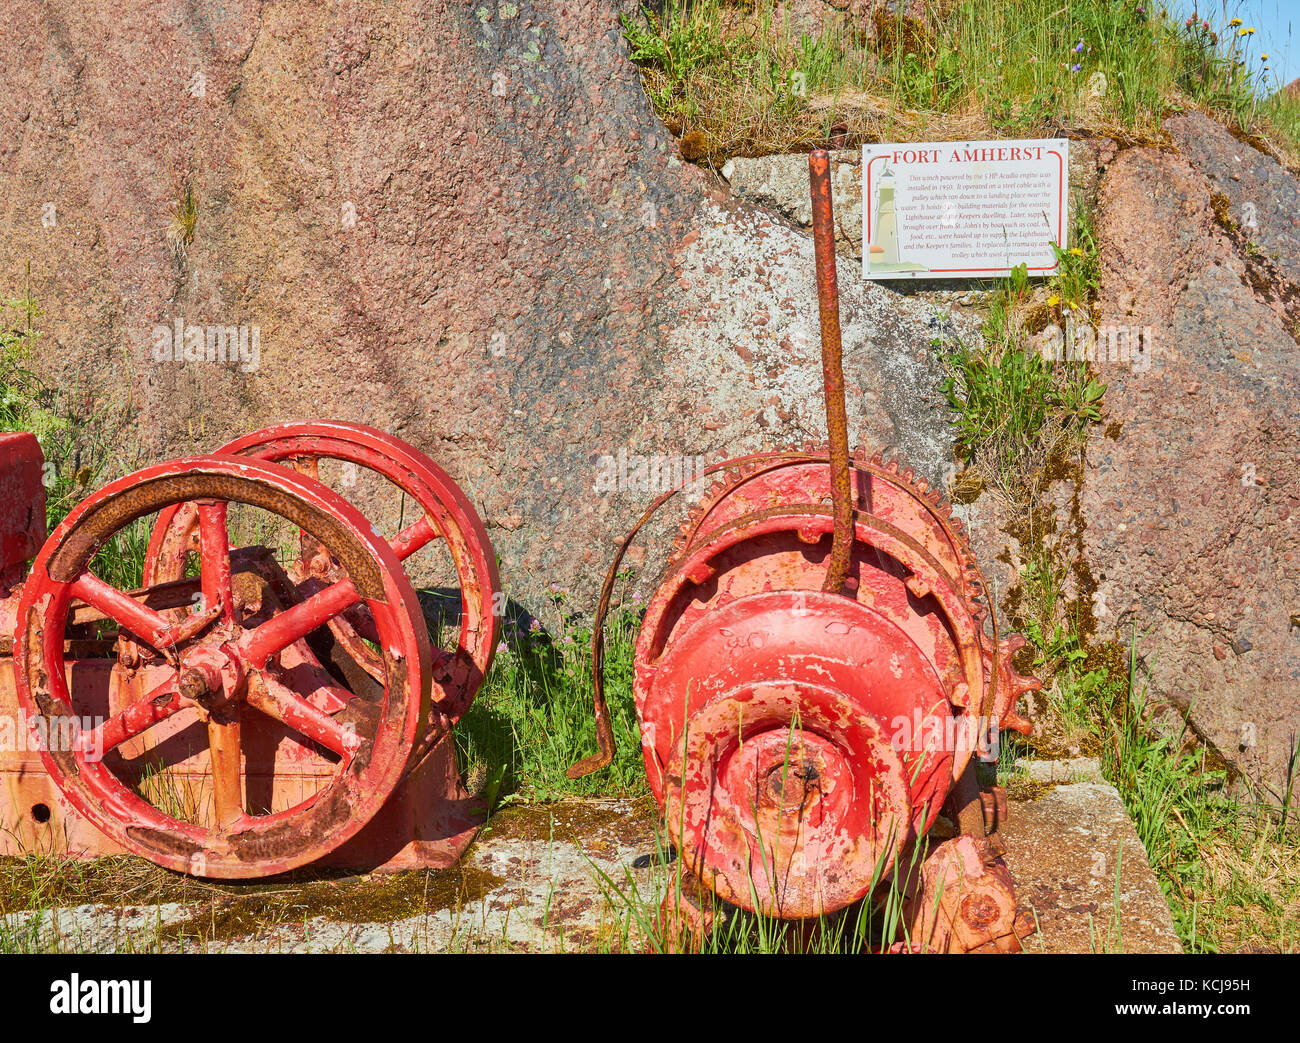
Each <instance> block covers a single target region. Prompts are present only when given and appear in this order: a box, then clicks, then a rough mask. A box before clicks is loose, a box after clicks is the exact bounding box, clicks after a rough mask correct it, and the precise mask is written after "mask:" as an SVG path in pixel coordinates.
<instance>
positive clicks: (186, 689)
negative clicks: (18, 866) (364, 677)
mask: <svg viewBox="0 0 1300 1043" xmlns="http://www.w3.org/2000/svg"><path fill="white" fill-rule="evenodd" d="M181 504H192V505H194V511H195V517H196V526H197V536H198V539H197V547H198V551H197V559H198V560H197V572H198V575H197V576H182V577H177V578H176V579H175V580H173V581H171V582H166V583H161V584H155V585H152V586H150V587H146V588H144V589H143V590H139V591H125V590H121V589H118V588H117V587H115V586H113V585H112V584H110V583H108V582H106V581H105V580H104V579H103V578H101V577H100V576H99V575H97V567H98V565H97V562H98V559H97V555H98V554H99V552H100V550H101V548H103V547H104V546H105V545H106V544H107V543H108V542H109V541H110V540H112V539H113V537H114V536H115V535H116V534H117V533H120V532H121V531H122V530H123V529H125V528H126V527H127V526H129V525H130V524H131V523H132V522H133V521H135V520H136V519H140V518H146V517H148V516H150V515H152V514H154V513H155V512H166V511H168V510H169V509H172V508H175V507H177V506H178V505H181ZM299 531H302V532H305V533H307V534H309V536H310V537H311V538H312V539H313V540H315V541H316V542H317V544H319V546H320V547H322V548H324V549H325V550H326V551H327V552H328V554H329V555H330V556H331V559H332V560H334V561H336V562H337V563H338V565H339V569H340V572H339V575H338V576H337V578H334V579H333V580H331V581H330V582H329V583H326V584H324V585H322V586H320V587H319V588H318V589H315V590H314V591H311V592H305V591H303V590H302V589H301V587H300V586H299V585H298V584H296V583H294V582H293V580H292V579H291V578H290V577H289V576H288V575H287V573H286V572H285V571H284V569H283V567H282V566H281V565H280V558H281V557H283V556H284V555H285V553H286V551H285V550H284V548H285V547H286V546H292V543H293V542H294V541H295V540H296V538H297V534H298V532H299ZM244 539H247V540H248V541H249V542H248V543H247V545H241V542H242V541H243V540H244ZM358 605H360V606H364V607H365V610H366V613H367V617H368V618H369V619H370V620H371V621H372V622H373V626H374V636H375V638H376V641H375V642H374V645H375V647H374V651H375V654H376V657H377V659H378V661H379V662H380V664H381V669H380V670H379V678H378V680H372V683H370V684H367V685H357V686H355V687H350V686H348V685H344V684H340V683H338V682H337V681H336V680H335V679H334V678H333V677H332V676H331V675H330V674H329V673H328V672H327V671H326V670H325V669H324V667H323V665H322V663H321V661H320V660H319V658H318V657H317V656H316V654H315V653H314V651H313V649H312V647H311V645H310V644H309V642H308V638H309V636H311V635H313V634H316V633H319V632H321V631H323V630H325V629H326V624H327V623H328V622H329V621H330V620H332V619H335V618H337V617H338V616H340V615H341V614H344V613H347V612H348V611H349V610H350V609H351V608H352V607H354V606H358ZM417 605H418V602H417V601H416V598H415V592H414V590H413V589H412V587H411V584H410V583H409V581H408V580H407V578H406V575H405V573H404V572H403V569H402V565H401V562H400V561H399V560H398V557H397V555H396V554H395V553H394V551H393V549H392V548H391V547H390V546H389V545H388V543H387V542H385V541H384V540H382V539H380V538H378V537H377V536H376V535H375V533H374V530H373V528H372V527H371V525H370V523H369V522H368V521H367V520H366V519H365V518H364V517H363V516H362V515H361V514H360V512H358V511H357V510H356V508H354V507H353V506H351V505H350V504H349V503H348V502H347V501H346V500H344V499H343V498H342V497H340V496H338V495H337V494H335V493H334V492H332V491H331V490H330V489H328V488H326V487H325V486H323V485H321V484H320V483H319V482H316V481H314V480H313V479H311V478H309V477H307V476H306V475H303V474H300V473H299V472H297V471H294V470H292V469H289V468H285V467H281V466H278V465H276V464H272V463H266V462H264V461H260V460H254V459H247V458H239V457H231V456H206V457H196V458H192V459H185V460H176V461H172V462H170V463H166V464H162V465H158V466H155V467H150V468H146V469H145V470H143V471H139V472H137V473H135V474H133V475H130V476H128V477H126V478H123V479H121V480H119V481H116V482H113V483H112V484H110V485H108V486H106V487H105V488H103V489H101V490H99V491H98V492H97V493H95V494H93V495H92V496H90V497H89V498H88V499H87V500H85V501H84V502H83V503H81V504H80V505H79V506H78V507H77V508H76V509H75V510H73V511H72V513H71V514H69V515H68V517H67V518H66V519H65V520H64V521H63V523H62V524H61V525H59V527H58V528H57V529H56V530H55V532H54V533H53V534H52V535H51V536H50V538H49V539H48V540H47V541H46V543H45V545H44V546H43V547H42V549H41V551H40V554H39V555H38V556H37V558H36V560H35V562H34V563H33V565H32V569H31V573H30V576H29V578H28V580H27V583H26V586H25V588H24V592H23V597H22V600H21V602H20V604H19V609H18V626H17V634H16V640H15V649H14V672H15V679H16V687H17V691H18V696H19V699H20V700H21V702H22V705H23V706H24V707H25V709H26V710H27V712H28V713H29V714H31V715H33V717H34V718H42V719H43V720H42V721H40V722H39V723H40V724H41V725H42V726H43V734H44V735H46V736H49V737H50V739H49V740H48V741H47V742H46V743H45V744H44V746H43V747H42V750H41V757H42V760H43V761H44V764H45V767H46V769H47V771H48V772H49V773H50V775H51V777H52V778H53V779H54V780H55V782H56V783H57V784H58V786H59V787H60V789H61V790H62V792H63V793H64V795H65V796H66V798H67V799H68V800H69V801H70V802H71V804H72V805H73V806H74V807H75V808H76V810H77V811H79V812H80V813H81V814H82V815H84V816H85V817H86V818H87V819H89V820H90V821H91V822H92V823H93V824H94V825H95V826H97V827H98V828H99V829H100V830H101V831H103V832H104V833H106V834H107V835H108V836H110V837H111V838H112V839H114V840H115V841H117V842H118V843H119V844H121V845H122V846H123V847H125V848H127V849H129V850H131V851H134V852H136V853H138V854H141V855H143V856H145V857H146V858H149V859H151V860H152V861H154V862H156V863H158V864H160V865H163V866H166V867H168V868H171V869H176V870H179V871H183V872H188V873H191V874H194V875H199V876H209V877H221V878H242V877H258V876H266V875H270V874H273V873H278V872H283V871H285V870H289V869H293V868H295V867H297V866H301V865H304V864H306V863H308V862H311V861H313V860H315V859H317V858H319V857H320V856H322V855H323V854H325V853H327V852H329V851H331V850H333V849H334V848H336V847H338V846H339V845H340V844H342V843H343V842H344V841H346V840H348V839H349V838H350V837H352V836H354V835H355V834H356V833H357V832H358V831H359V830H360V829H361V828H362V827H363V826H364V825H365V824H366V822H368V821H369V820H370V819H371V818H372V817H373V816H374V814H375V813H376V812H377V811H378V810H379V808H380V806H381V805H382V804H383V803H384V801H385V799H386V798H387V797H388V795H389V793H390V792H391V791H392V790H393V788H394V787H395V786H396V784H397V783H398V781H399V780H400V779H401V778H402V776H403V774H404V773H405V771H406V770H407V768H408V764H409V762H410V760H411V758H412V754H413V750H414V749H415V746H416V741H417V738H418V736H419V735H420V733H421V731H422V729H423V727H424V723H425V721H426V718H427V716H428V712H429V685H430V663H431V653H430V650H429V641H428V633H427V631H426V629H425V626H424V621H423V619H422V618H421V616H420V613H419V609H418V607H417ZM76 624H96V625H98V626H99V627H100V628H101V631H102V632H105V633H106V635H107V636H115V637H116V638H117V640H118V641H119V642H123V641H127V640H129V641H130V643H131V644H132V646H133V647H134V649H135V653H134V655H135V657H134V660H133V661H132V662H130V663H124V662H122V657H121V656H119V661H118V662H117V664H116V665H115V666H114V668H113V671H112V675H111V680H110V681H109V683H108V685H107V688H106V689H101V688H97V687H94V686H89V685H87V684H84V683H77V682H76V680H75V679H74V680H73V682H72V683H69V675H70V673H71V672H72V671H73V670H74V669H75V667H74V666H73V664H71V663H70V662H69V660H68V659H65V642H64V636H65V632H66V631H67V629H68V628H69V626H70V625H76ZM63 736H66V737H68V741H66V742H63V741H56V739H55V737H63ZM288 764H292V765H293V767H294V769H295V770H294V771H293V772H283V771H282V770H281V769H282V768H283V767H284V766H285V765H288ZM258 765H262V766H264V767H265V770H264V771H262V772H261V773H260V774H259V773H258V772H257V771H255V768H256V767H257V766H258ZM285 778H289V779H290V781H292V783H293V786H292V788H289V789H286V787H285V786H284V785H283V784H282V783H283V781H284V780H285Z"/></svg>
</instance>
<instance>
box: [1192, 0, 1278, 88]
mask: <svg viewBox="0 0 1300 1043" xmlns="http://www.w3.org/2000/svg"><path fill="white" fill-rule="evenodd" d="M1193 9H1196V10H1197V11H1199V12H1200V15H1201V17H1202V18H1206V19H1209V22H1210V24H1211V25H1213V26H1214V27H1215V28H1216V29H1220V28H1222V27H1223V26H1224V25H1226V24H1227V22H1228V20H1229V19H1231V18H1240V19H1241V20H1242V22H1243V23H1245V25H1248V26H1254V27H1255V35H1254V37H1253V38H1252V39H1251V44H1250V53H1251V55H1253V56H1254V57H1255V58H1256V59H1258V58H1259V56H1260V55H1261V54H1267V55H1268V58H1269V60H1268V67H1269V80H1270V83H1271V84H1272V85H1273V86H1278V85H1285V84H1288V83H1290V82H1291V81H1292V80H1294V79H1295V78H1296V77H1297V76H1300V0H1226V2H1225V0H1200V2H1199V3H1196V2H1194V0H1172V2H1170V4H1169V12H1170V14H1174V13H1179V21H1182V20H1183V19H1184V18H1186V17H1187V16H1188V15H1189V14H1191V13H1192V10H1193Z"/></svg>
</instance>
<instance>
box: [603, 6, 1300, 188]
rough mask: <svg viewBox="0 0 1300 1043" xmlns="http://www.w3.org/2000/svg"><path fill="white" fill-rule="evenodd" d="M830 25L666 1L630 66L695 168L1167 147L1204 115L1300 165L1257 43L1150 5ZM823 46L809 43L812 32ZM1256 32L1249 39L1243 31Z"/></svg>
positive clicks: (649, 16) (851, 17)
mask: <svg viewBox="0 0 1300 1043" xmlns="http://www.w3.org/2000/svg"><path fill="white" fill-rule="evenodd" d="M898 6H899V10H900V13H899V14H897V15H895V16H876V17H875V20H874V21H873V22H872V23H871V24H870V25H868V24H866V23H865V20H864V19H863V16H862V15H860V14H857V13H846V12H838V11H832V10H828V11H827V12H826V13H825V17H824V19H823V21H822V22H821V24H820V25H819V26H816V27H809V26H807V25H806V24H801V25H796V24H795V23H793V22H791V21H790V20H788V19H787V18H786V17H784V16H783V15H781V14H779V13H778V8H777V6H776V4H775V0H753V2H741V0H697V2H693V3H692V2H687V0H669V3H668V4H667V5H666V7H665V8H664V10H663V13H662V15H661V14H660V13H659V11H658V10H656V9H655V8H654V7H652V6H651V5H647V6H646V7H645V8H643V10H642V12H641V14H640V15H638V16H624V19H623V31H624V35H625V37H626V39H627V41H628V45H629V54H630V56H631V57H632V59H633V60H634V61H636V62H637V63H638V64H639V65H640V66H641V68H642V71H643V80H644V83H645V87H646V91H647V93H648V94H649V96H650V98H651V100H652V101H653V103H654V105H655V107H656V109H657V110H658V112H659V114H660V116H661V117H662V118H663V119H664V121H665V123H667V124H668V126H669V127H670V129H672V130H673V131H674V132H675V133H678V134H681V135H683V136H685V135H693V145H692V151H691V152H688V155H690V158H698V157H704V156H707V157H708V158H710V159H711V160H712V161H714V162H721V161H722V160H723V159H724V158H726V157H727V156H731V155H762V154H767V153H771V152H787V151H797V150H799V149H802V148H807V147H809V146H810V145H812V144H815V143H822V142H825V141H826V140H827V138H828V137H829V135H830V132H831V130H832V128H838V129H840V130H842V131H843V132H844V133H845V134H846V135H847V136H848V137H849V138H850V139H854V140H913V139H918V138H926V139H929V140H940V139H943V138H945V137H946V138H953V139H965V138H971V137H989V136H994V135H1002V136H1006V135H1018V136H1051V135H1054V134H1057V133H1059V132H1061V131H1063V130H1088V131H1090V132H1098V133H1105V134H1110V135H1113V136H1116V137H1119V138H1122V139H1130V140H1134V139H1140V140H1148V139H1151V140H1153V139H1155V138H1158V137H1159V133H1160V132H1159V123H1160V120H1161V118H1162V117H1163V116H1164V114H1165V113H1166V112H1167V111H1168V110H1169V109H1170V108H1178V107H1187V106H1192V105H1200V106H1204V107H1206V108H1209V109H1211V110H1212V111H1215V112H1217V113H1219V114H1220V115H1221V116H1223V117H1224V118H1225V119H1227V120H1228V121H1229V122H1232V123H1235V124H1237V125H1239V126H1240V127H1241V128H1242V129H1244V130H1246V131H1249V132H1252V133H1255V134H1258V135H1262V136H1263V137H1265V138H1267V139H1269V140H1270V141H1271V142H1273V143H1274V144H1275V145H1276V146H1277V147H1279V148H1280V149H1282V150H1283V151H1284V152H1289V153H1290V154H1292V155H1293V156H1294V152H1295V149H1296V144H1297V141H1300V138H1297V137H1296V133H1295V131H1296V124H1295V119H1294V110H1293V109H1291V110H1290V111H1289V113H1288V112H1287V111H1282V110H1280V109H1279V108H1276V107H1274V106H1270V105H1269V104H1268V103H1267V102H1265V101H1264V100H1263V99H1264V98H1265V97H1266V95H1267V93H1268V89H1267V86H1266V80H1267V64H1266V63H1265V62H1262V61H1261V60H1260V56H1259V54H1258V48H1257V47H1255V46H1254V41H1253V37H1252V36H1250V35H1246V36H1239V35H1237V33H1238V31H1239V30H1238V28H1236V27H1234V28H1232V29H1228V28H1227V27H1226V26H1225V25H1220V26H1218V27H1217V31H1215V30H1214V29H1212V30H1210V31H1207V30H1203V29H1202V28H1201V27H1200V25H1199V23H1198V25H1197V26H1196V27H1195V28H1194V29H1193V28H1189V27H1187V26H1185V25H1184V24H1183V23H1182V22H1178V21H1175V20H1173V19H1172V18H1170V17H1167V16H1165V15H1164V14H1163V13H1162V10H1161V7H1160V5H1158V4H1146V3H1142V2H1139V0H1017V2H1016V3H1006V2H1005V0H965V2H960V3H957V2H949V3H946V4H943V5H941V6H942V10H943V13H942V14H941V15H940V16H939V17H938V18H936V19H935V20H934V24H933V26H930V27H927V26H924V25H921V24H919V23H917V22H913V21H909V20H907V19H905V18H904V17H903V15H902V8H903V7H904V6H905V5H898ZM810 28H811V29H812V31H809V29H810ZM1241 28H1249V27H1241Z"/></svg>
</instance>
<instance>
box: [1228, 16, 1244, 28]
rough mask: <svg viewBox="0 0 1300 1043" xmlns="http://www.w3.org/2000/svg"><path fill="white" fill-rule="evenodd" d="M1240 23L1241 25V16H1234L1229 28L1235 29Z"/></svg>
mask: <svg viewBox="0 0 1300 1043" xmlns="http://www.w3.org/2000/svg"><path fill="white" fill-rule="evenodd" d="M1239 25H1241V19H1240V18H1234V19H1233V20H1232V21H1231V22H1229V23H1228V28H1229V29H1235V28H1237V26H1239Z"/></svg>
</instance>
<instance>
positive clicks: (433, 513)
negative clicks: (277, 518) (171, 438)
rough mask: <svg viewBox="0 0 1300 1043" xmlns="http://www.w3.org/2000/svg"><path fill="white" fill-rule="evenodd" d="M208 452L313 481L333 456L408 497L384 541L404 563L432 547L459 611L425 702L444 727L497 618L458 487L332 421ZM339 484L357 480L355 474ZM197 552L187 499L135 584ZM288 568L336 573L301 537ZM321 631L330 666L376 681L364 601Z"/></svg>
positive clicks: (480, 672) (360, 430) (311, 577)
mask: <svg viewBox="0 0 1300 1043" xmlns="http://www.w3.org/2000/svg"><path fill="white" fill-rule="evenodd" d="M217 452H218V453H219V454H221V455H232V456H243V457H251V458H254V459H258V460H268V461H272V462H277V463H285V464H288V465H290V466H293V467H294V468H296V469H297V470H299V471H302V472H303V473H304V474H307V475H309V476H311V477H312V478H317V479H319V478H320V477H321V475H320V462H321V461H322V460H336V461H342V462H343V463H344V464H347V465H351V466H352V467H353V468H354V469H355V468H363V469H365V470H369V471H373V472H375V473H377V474H379V475H381V476H382V477H383V478H385V479H386V480H387V481H388V482H390V483H392V484H393V485H395V486H397V487H398V488H399V489H400V490H401V491H402V492H403V493H404V494H405V495H406V496H408V497H410V498H411V500H413V501H414V505H415V507H418V510H416V511H413V512H412V513H414V514H416V515H418V516H417V517H414V518H412V519H411V520H410V521H409V523H407V524H405V525H404V526H403V527H401V528H400V531H395V532H394V533H393V534H392V535H391V536H390V537H389V545H390V546H391V548H392V550H393V553H394V554H396V555H397V557H398V559H399V560H401V561H402V562H404V563H407V562H410V561H411V560H412V559H413V556H414V555H416V554H417V553H418V552H419V551H420V550H421V549H422V548H425V547H427V546H429V545H431V544H435V543H436V544H438V545H439V546H440V547H441V548H442V549H443V550H445V553H446V555H447V556H448V557H449V558H450V563H451V566H452V569H453V570H454V573H455V580H456V583H457V586H458V588H459V589H458V590H457V591H456V592H455V595H454V596H455V597H456V599H457V600H458V601H459V607H458V608H459V610H458V612H457V613H456V621H455V633H453V634H443V635H441V638H442V639H441V640H440V642H439V645H438V646H437V647H435V648H434V663H433V694H432V700H433V709H434V711H435V713H437V714H439V715H441V717H443V718H444V719H445V721H446V722H447V723H452V722H455V721H456V720H458V719H459V718H460V716H461V715H462V714H463V713H464V712H465V710H466V709H467V708H468V707H469V704H470V703H471V702H472V701H473V699H474V695H475V693H476V692H477V691H478V688H479V686H480V685H481V684H482V681H483V678H484V677H485V676H486V675H487V672H488V669H489V667H490V666H491V665H492V657H493V654H494V652H495V649H496V635H497V626H498V623H497V618H498V616H499V615H500V614H501V606H500V605H499V604H497V602H498V601H499V600H500V591H501V581H500V578H499V577H498V575H497V565H496V555H495V553H494V552H493V549H492V545H491V542H490V541H489V540H488V536H487V530H486V529H485V528H484V526H483V522H482V521H481V519H480V518H479V516H478V513H477V512H476V511H475V510H474V507H473V505H472V504H471V503H470V501H469V499H468V497H466V496H465V494H464V492H462V491H461V489H460V488H459V486H457V484H456V483H455V482H454V481H452V479H451V478H450V477H449V476H448V475H447V473H446V472H445V471H444V470H443V469H442V468H441V467H439V466H438V465H437V464H436V463H434V462H433V461H432V460H431V459H429V457H428V456H426V455H425V454H424V453H422V452H420V451H419V450H418V449H416V448H415V447H414V446H411V445H409V444H408V443H406V442H404V441H402V440H401V439H400V438H395V437H394V436H392V435H390V434H387V433H386V432H383V431H380V430H377V429H376V428H373V427H367V426H366V425H364V424H356V423H350V422H346V421H339V420H317V421H302V422H293V423H286V424H277V425H275V426H273V427H268V428H264V429H262V430H260V431H254V432H253V433H252V434H248V435H245V436H243V437H242V438H237V439H235V440H234V441H233V442H229V443H227V444H226V445H224V446H222V447H221V448H220V449H218V450H217ZM347 484H349V485H354V486H355V485H356V484H357V483H356V477H355V475H352V476H351V477H350V479H349V481H348V483H347ZM344 492H345V494H346V492H347V490H346V489H345V490H344ZM197 549H198V516H197V512H196V509H195V506H194V504H192V503H191V504H177V505H174V506H172V507H169V508H167V509H166V510H165V511H163V512H161V513H160V514H159V517H158V521H157V523H156V524H155V526H154V529H153V533H152V536H151V538H150V541H149V549H148V552H147V554H146V558H145V576H144V581H145V584H146V585H149V584H153V583H159V582H166V581H171V580H176V579H179V578H180V577H181V576H183V575H184V573H185V567H186V561H187V559H188V556H189V555H190V554H191V553H193V552H195V551H197ZM289 573H290V575H291V576H292V577H293V578H294V580H295V581H296V582H298V583H303V584H317V585H323V584H326V583H329V582H333V581H334V580H335V579H337V577H338V574H339V563H338V561H337V560H334V559H331V557H330V556H329V555H328V554H326V553H322V551H321V548H320V547H319V546H318V545H317V544H316V542H315V541H314V540H313V539H312V538H311V537H310V536H309V535H307V534H304V536H303V538H302V541H301V548H300V554H299V557H298V560H297V561H295V562H293V563H292V565H290V566H289ZM411 578H412V579H413V580H414V577H411ZM329 627H330V630H331V631H332V635H333V638H334V641H335V643H336V644H337V646H338V648H339V649H340V650H341V651H342V653H343V656H342V657H340V662H338V663H337V664H336V665H337V666H338V667H339V668H340V670H341V671H342V672H343V673H344V674H353V673H355V667H360V669H362V670H364V671H365V672H366V673H368V674H369V675H370V676H372V677H375V678H377V677H378V676H379V673H380V670H381V668H382V664H381V663H380V661H379V657H378V655H377V654H376V653H375V652H374V650H373V647H372V646H373V645H374V636H375V635H374V625H373V622H372V621H371V620H370V619H369V618H368V614H367V610H366V608H365V606H364V605H356V606H354V607H352V608H351V609H349V610H348V611H347V612H345V613H343V614H340V615H338V616H336V617H334V618H333V619H331V620H330V623H329Z"/></svg>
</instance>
